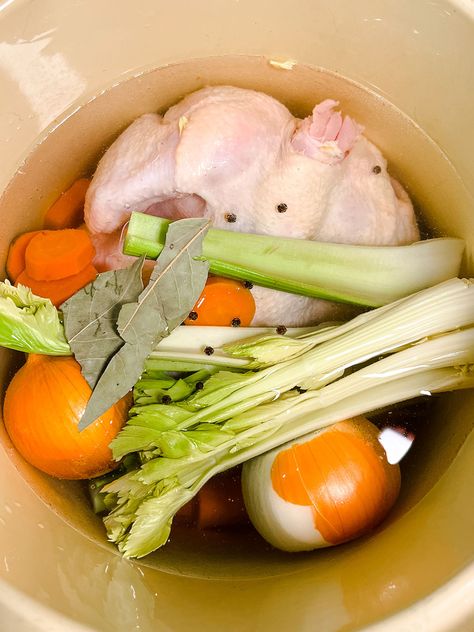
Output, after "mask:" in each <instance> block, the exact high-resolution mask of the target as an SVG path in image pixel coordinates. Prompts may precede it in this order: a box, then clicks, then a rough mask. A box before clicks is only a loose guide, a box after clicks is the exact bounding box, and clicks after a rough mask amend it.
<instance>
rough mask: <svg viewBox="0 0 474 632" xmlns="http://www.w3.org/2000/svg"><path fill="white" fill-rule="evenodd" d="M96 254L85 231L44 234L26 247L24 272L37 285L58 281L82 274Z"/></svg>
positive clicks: (72, 230) (71, 230)
mask: <svg viewBox="0 0 474 632" xmlns="http://www.w3.org/2000/svg"><path fill="white" fill-rule="evenodd" d="M94 254H95V250H94V246H93V245H92V242H91V239H90V237H89V235H88V234H87V233H86V232H85V231H83V230H79V229H77V228H65V229H64V230H48V231H43V232H40V234H39V235H36V236H35V237H33V239H32V240H31V241H30V243H29V244H28V246H27V247H26V251H25V264H26V265H25V270H26V272H27V274H28V276H29V277H31V278H32V279H35V280H36V281H57V280H58V279H64V278H67V277H70V276H73V275H74V274H78V273H79V272H81V270H83V269H84V268H85V267H86V266H88V265H90V263H91V262H92V259H93V258H94Z"/></svg>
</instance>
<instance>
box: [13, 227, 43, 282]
mask: <svg viewBox="0 0 474 632" xmlns="http://www.w3.org/2000/svg"><path fill="white" fill-rule="evenodd" d="M41 232H43V231H41V230H33V231H30V232H28V233H22V234H21V235H18V237H15V239H14V240H13V241H12V242H11V243H10V247H9V249H8V256H7V263H6V271H7V275H8V278H9V279H10V281H12V282H13V283H15V281H16V280H17V278H18V277H19V276H20V274H21V273H22V272H23V271H24V269H25V266H26V263H25V252H26V248H27V246H28V244H29V243H30V241H31V240H32V239H33V237H36V236H37V235H39V234H40V233H41Z"/></svg>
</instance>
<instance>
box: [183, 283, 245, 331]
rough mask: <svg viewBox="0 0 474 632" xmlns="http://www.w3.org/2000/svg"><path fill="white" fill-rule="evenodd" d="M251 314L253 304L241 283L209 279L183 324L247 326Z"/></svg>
mask: <svg viewBox="0 0 474 632" xmlns="http://www.w3.org/2000/svg"><path fill="white" fill-rule="evenodd" d="M254 315H255V301H254V299H253V296H252V292H250V290H249V289H248V288H247V287H246V286H245V285H244V283H242V282H240V281H233V280H232V279H223V278H221V277H209V279H208V280H207V283H206V285H205V287H204V289H203V291H202V293H201V296H200V297H199V298H198V300H197V302H196V305H195V306H194V307H193V309H192V310H191V312H190V314H189V316H188V318H187V319H186V320H185V324H186V325H207V326H215V327H218V326H222V327H230V326H233V327H239V326H242V327H248V326H249V325H250V323H251V322H252V318H253V317H254Z"/></svg>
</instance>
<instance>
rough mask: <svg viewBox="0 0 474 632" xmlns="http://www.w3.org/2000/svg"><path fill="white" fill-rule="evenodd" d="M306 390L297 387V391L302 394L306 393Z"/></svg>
mask: <svg viewBox="0 0 474 632" xmlns="http://www.w3.org/2000/svg"><path fill="white" fill-rule="evenodd" d="M306 390H307V389H306V388H301V386H295V391H298V393H300V394H302V393H306Z"/></svg>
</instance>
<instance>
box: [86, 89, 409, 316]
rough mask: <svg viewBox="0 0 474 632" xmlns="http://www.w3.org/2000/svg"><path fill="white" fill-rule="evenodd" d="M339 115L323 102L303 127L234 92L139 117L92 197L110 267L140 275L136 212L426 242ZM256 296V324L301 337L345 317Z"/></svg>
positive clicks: (252, 95) (269, 294)
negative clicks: (124, 234)
mask: <svg viewBox="0 0 474 632" xmlns="http://www.w3.org/2000/svg"><path fill="white" fill-rule="evenodd" d="M337 105H338V104H337V102H335V101H332V100H329V99H328V100H326V101H323V102H322V103H320V104H319V105H317V106H316V107H315V108H314V110H313V113H312V115H311V116H309V117H307V118H306V119H304V120H301V119H297V118H295V117H293V116H292V114H291V113H290V112H289V110H288V109H287V108H286V107H285V106H284V105H282V104H281V103H279V102H278V101H276V100H275V99H274V98H272V97H270V96H268V95H266V94H263V93H260V92H255V91H252V90H244V89H240V88H233V87H229V86H222V87H211V88H204V89H202V90H199V91H197V92H194V93H193V94H190V95H189V96H187V97H185V98H184V99H183V100H182V101H181V102H180V103H178V104H177V105H175V106H173V107H171V108H170V109H169V110H168V111H167V112H166V114H165V115H164V116H163V117H162V116H160V115H158V114H145V115H143V116H141V117H140V118H138V119H137V120H136V121H135V122H134V123H132V124H131V125H130V126H129V127H128V129H126V130H125V131H124V132H123V134H121V136H119V138H118V139H117V140H116V141H115V142H114V143H113V144H112V146H111V147H110V148H109V149H108V151H107V152H106V153H105V154H104V156H103V158H102V159H101V161H100V162H99V165H98V167H97V171H96V173H95V175H94V178H93V180H92V183H91V186H90V188H89V191H88V194H87V199H86V207H85V217H86V224H87V226H88V228H89V231H90V232H91V234H92V236H93V239H94V241H95V242H96V244H97V245H98V246H99V247H98V252H99V254H98V259H99V261H98V262H97V263H98V265H99V268H102V269H104V268H107V267H111V266H112V265H113V266H114V267H120V266H123V265H127V264H128V260H127V259H126V258H125V257H122V256H121V255H120V245H119V241H120V232H121V227H122V226H123V224H124V223H125V222H126V221H127V219H128V217H129V215H130V213H131V211H132V210H134V211H145V212H147V213H153V214H156V215H160V216H162V217H171V218H183V217H208V218H210V219H211V220H212V223H213V226H215V227H218V228H225V229H227V230H236V231H241V232H250V233H261V234H269V235H284V236H286V237H295V238H301V239H314V240H319V241H332V242H338V243H352V244H366V245H398V244H406V243H410V242H413V241H416V240H417V239H418V238H419V233H418V229H417V225H416V220H415V216H414V212H413V207H412V204H411V202H410V199H409V197H408V195H407V194H406V192H405V191H404V189H403V188H402V187H401V185H400V184H399V183H398V182H395V181H393V180H392V179H391V178H390V176H389V174H388V172H387V164H386V161H385V159H384V158H383V156H382V155H381V153H380V151H379V150H378V149H377V148H376V147H375V146H374V145H373V144H372V143H371V142H370V141H368V140H367V139H366V138H365V137H364V136H363V135H362V128H361V127H360V126H359V125H358V124H357V123H355V122H354V121H353V120H352V119H351V118H350V117H348V116H345V117H343V116H342V115H341V114H340V113H339V112H337V111H335V107H336V106H337ZM104 246H105V248H104ZM253 293H254V297H255V301H256V305H257V312H256V315H255V319H254V322H253V324H255V325H275V324H276V325H279V324H284V325H287V326H301V325H306V324H310V323H315V322H319V321H321V320H327V319H328V318H339V317H341V316H343V315H344V311H345V310H344V307H343V306H336V305H335V304H333V303H329V302H327V301H321V300H316V299H310V298H305V297H300V296H295V295H291V294H285V293H282V292H275V291H273V290H269V289H266V288H258V287H255V288H254V289H253Z"/></svg>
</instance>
